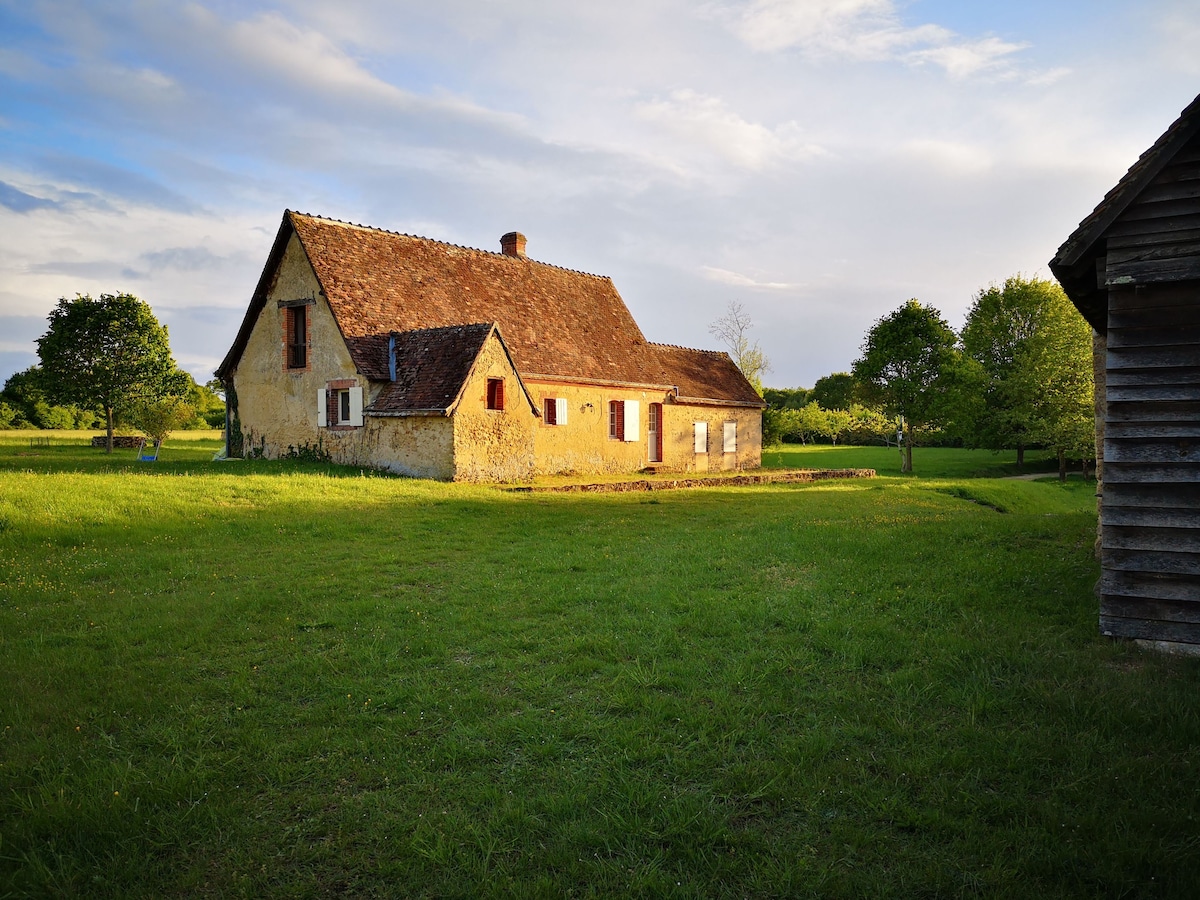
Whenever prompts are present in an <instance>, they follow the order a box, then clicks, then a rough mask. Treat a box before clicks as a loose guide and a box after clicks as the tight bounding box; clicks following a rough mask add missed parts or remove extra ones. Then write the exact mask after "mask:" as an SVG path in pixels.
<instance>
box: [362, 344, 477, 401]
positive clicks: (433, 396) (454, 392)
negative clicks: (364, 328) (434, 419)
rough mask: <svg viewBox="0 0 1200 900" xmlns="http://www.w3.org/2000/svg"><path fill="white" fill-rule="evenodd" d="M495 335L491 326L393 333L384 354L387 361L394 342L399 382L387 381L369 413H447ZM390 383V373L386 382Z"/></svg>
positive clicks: (386, 373)
mask: <svg viewBox="0 0 1200 900" xmlns="http://www.w3.org/2000/svg"><path fill="white" fill-rule="evenodd" d="M491 333H492V326H491V325H490V324H484V325H452V326H450V327H448V328H425V329H420V330H418V331H403V332H393V333H392V334H391V335H389V336H388V337H385V338H384V341H383V350H384V356H385V359H386V357H387V354H388V345H389V341H394V342H395V348H396V380H395V381H388V383H387V384H386V385H385V386H384V388H383V390H382V391H381V392H380V394H379V396H378V397H376V398H375V402H374V403H372V404H371V405H370V406H369V407H368V408H367V409H366V410H365V411H366V412H370V413H376V414H379V413H384V414H386V413H406V412H415V411H426V412H428V411H434V410H436V411H442V412H444V411H446V410H448V409H449V408H450V407H452V406H453V405H454V404H455V401H457V400H458V395H459V394H460V393H461V392H462V388H463V384H464V382H465V381H466V380H467V376H468V375H469V374H470V373H471V366H472V365H474V363H475V360H476V358H477V357H478V356H479V351H480V350H481V349H482V348H483V344H484V341H486V340H487V338H488V335H489V334H491ZM388 377H389V375H388V371H387V368H386V367H385V370H384V376H383V380H387V379H388Z"/></svg>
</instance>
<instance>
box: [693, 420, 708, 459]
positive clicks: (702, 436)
mask: <svg viewBox="0 0 1200 900" xmlns="http://www.w3.org/2000/svg"><path fill="white" fill-rule="evenodd" d="M695 429H696V446H695V451H696V452H697V453H707V452H708V423H707V422H697V423H696V424H695Z"/></svg>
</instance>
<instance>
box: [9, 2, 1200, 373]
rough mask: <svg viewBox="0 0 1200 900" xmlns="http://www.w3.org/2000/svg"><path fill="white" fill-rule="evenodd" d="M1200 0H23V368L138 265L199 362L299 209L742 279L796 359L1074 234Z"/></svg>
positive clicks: (650, 327)
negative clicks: (73, 313)
mask: <svg viewBox="0 0 1200 900" xmlns="http://www.w3.org/2000/svg"><path fill="white" fill-rule="evenodd" d="M1197 47H1200V4H1198V3H1195V2H1194V0H1007V2H1003V3H1001V2H974V0H697V2H685V0H602V2H592V0H572V2H566V0H558V2H551V0H521V2H519V3H518V2H503V0H439V2H437V3H429V2H426V0H422V2H409V0H339V2H337V3H330V2H328V0H277V2H255V0H202V2H166V0H162V2H156V0H127V2H122V0H90V2H84V0H0V246H2V249H0V380H3V379H6V378H7V377H8V376H9V375H10V374H12V373H13V372H15V371H18V370H21V369H24V368H26V367H27V366H29V365H32V364H34V363H36V362H37V355H36V345H35V341H36V339H37V338H38V337H39V336H40V335H42V334H43V333H44V332H45V330H46V316H47V314H48V313H49V311H50V310H51V309H52V308H53V307H54V305H55V303H56V302H57V300H58V299H59V298H60V297H68V298H69V297H74V296H75V295H76V294H85V293H90V294H92V295H93V296H97V295H99V294H101V293H118V292H129V293H132V294H136V295H137V296H139V297H141V298H142V299H143V300H145V301H146V302H148V303H149V304H150V306H151V307H152V308H153V310H154V312H155V314H156V315H157V316H158V318H159V320H160V321H161V322H163V323H165V324H166V325H167V326H168V328H169V330H170V337H171V345H172V349H173V351H174V353H175V357H176V359H177V360H178V362H179V363H180V365H181V366H183V367H184V368H185V369H187V370H188V371H189V372H191V373H192V374H193V376H194V377H195V378H196V379H197V380H198V381H201V382H203V381H206V380H208V379H209V378H211V377H212V370H213V368H214V367H215V366H216V365H217V364H218V363H219V362H220V360H221V358H222V357H223V356H224V355H225V353H226V351H227V350H228V349H229V346H230V344H231V343H232V341H233V338H234V335H235V333H236V331H237V328H238V326H239V324H240V322H241V319H242V316H243V314H244V312H245V309H246V306H247V304H248V303H249V300H250V294H251V292H252V291H253V289H254V286H255V283H256V282H257V280H258V276H259V274H260V272H261V270H262V267H263V264H264V263H265V261H266V257H267V253H268V251H269V249H270V245H271V242H272V240H273V238H274V235H275V233H276V231H277V229H278V227H279V223H280V219H281V217H282V214H283V211H284V210H285V209H294V210H299V211H302V212H307V213H314V214H318V215H323V216H328V217H330V218H335V219H341V220H344V221H350V222H356V223H360V224H365V225H372V226H376V227H380V228H386V229H390V230H393V231H400V232H405V233H409V234H417V235H422V236H425V237H431V238H436V239H438V240H443V241H449V242H452V243H455V244H461V245H464V246H469V247H478V248H482V249H485V250H497V251H498V250H499V246H500V245H499V239H500V236H501V235H502V234H504V233H505V232H508V231H514V230H516V231H521V232H522V233H524V234H525V235H526V236H527V238H528V254H529V256H530V257H531V258H533V259H537V260H541V261H544V262H549V263H553V264H555V265H559V266H564V267H567V268H571V269H578V270H581V271H586V272H592V273H596V274H601V275H608V276H610V277H611V278H612V279H613V281H614V283H615V284H616V286H617V289H618V290H619V291H620V293H621V295H622V297H623V298H624V299H625V302H626V303H627V305H628V306H629V308H630V310H631V311H632V313H633V315H634V317H635V318H636V319H637V321H638V323H639V325H640V326H641V328H642V330H643V332H645V334H646V336H647V338H648V339H650V340H652V341H659V342H663V343H670V344H679V345H683V346H690V347H705V348H714V347H716V346H717V344H716V342H715V339H714V338H713V337H712V336H711V335H710V334H709V331H708V329H709V325H710V324H711V323H712V322H713V321H714V320H716V319H717V318H718V317H720V316H721V315H723V314H724V313H725V312H726V310H727V309H728V308H729V304H730V303H731V302H737V303H740V304H741V305H742V308H743V310H744V311H745V312H746V313H747V314H748V315H749V316H750V318H751V320H752V322H753V327H752V330H751V332H750V335H751V337H752V338H754V339H757V340H758V341H759V342H760V344H761V346H762V349H763V350H764V351H765V353H766V355H767V357H768V359H769V361H770V364H771V369H770V371H769V372H768V373H767V375H766V377H765V379H764V381H765V383H766V384H767V385H769V386H773V387H794V386H811V385H812V384H813V382H814V381H815V380H816V379H818V378H820V377H822V376H823V375H827V374H829V373H831V372H837V371H845V370H848V369H849V368H850V366H851V365H852V363H853V361H854V359H855V357H856V356H857V355H858V352H859V347H860V346H861V343H862V340H863V337H864V335H865V334H866V332H867V330H868V329H869V328H870V327H871V325H872V324H873V323H874V322H875V321H876V320H877V319H879V318H880V317H882V316H884V315H886V314H888V313H889V312H891V311H892V310H894V309H895V308H897V307H898V306H900V305H901V304H903V303H904V302H905V301H906V300H908V299H909V298H911V297H915V298H917V299H919V300H920V301H922V302H923V303H926V304H930V305H932V306H934V307H936V308H937V309H938V310H940V311H941V313H942V315H943V316H944V317H945V318H946V320H947V321H948V322H949V323H950V325H951V326H953V327H954V328H956V329H957V328H960V327H961V325H962V323H963V319H964V317H965V315H966V312H967V310H968V309H969V307H970V304H971V302H972V299H973V297H974V296H975V295H976V294H977V293H978V292H979V291H980V290H981V289H983V288H986V287H987V286H988V285H990V284H992V283H997V282H1002V281H1003V280H1004V279H1005V278H1006V277H1008V276H1010V275H1013V274H1017V273H1023V274H1025V275H1030V276H1043V277H1049V272H1048V268H1047V265H1046V264H1047V262H1048V261H1049V260H1050V259H1051V258H1052V257H1053V256H1054V253H1055V251H1056V249H1057V248H1058V246H1059V245H1060V244H1061V243H1062V242H1063V241H1064V240H1065V239H1066V238H1067V236H1068V235H1069V234H1070V233H1071V232H1072V231H1073V230H1074V228H1075V227H1076V225H1078V223H1079V222H1080V220H1081V219H1083V217H1084V216H1085V215H1087V213H1089V212H1090V211H1091V210H1092V209H1093V208H1094V207H1095V205H1096V204H1097V203H1098V202H1099V201H1100V199H1101V197H1102V196H1103V195H1104V193H1105V192H1106V191H1107V190H1108V189H1109V188H1110V187H1112V185H1113V184H1115V183H1116V181H1117V180H1118V179H1119V178H1120V177H1121V175H1122V174H1124V172H1125V171H1126V170H1127V169H1128V167H1129V166H1130V165H1131V164H1132V163H1133V162H1134V161H1135V160H1136V159H1137V157H1138V155H1139V154H1140V153H1142V152H1143V151H1144V150H1146V149H1147V148H1148V147H1149V146H1150V145H1151V144H1152V143H1153V142H1154V140H1155V139H1156V138H1157V137H1158V136H1159V135H1160V134H1161V133H1162V132H1163V131H1165V130H1166V128H1167V127H1168V126H1169V125H1170V124H1171V122H1173V121H1174V120H1175V118H1176V117H1177V116H1178V114H1179V112H1180V111H1181V110H1182V109H1183V108H1184V107H1185V106H1186V105H1187V104H1188V103H1189V102H1190V101H1191V100H1192V99H1193V98H1194V97H1195V96H1196V94H1197V92H1200V52H1197V49H1196V48H1197Z"/></svg>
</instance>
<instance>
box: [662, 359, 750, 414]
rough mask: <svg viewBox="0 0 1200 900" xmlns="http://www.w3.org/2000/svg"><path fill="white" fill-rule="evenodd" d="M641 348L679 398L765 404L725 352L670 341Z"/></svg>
mask: <svg viewBox="0 0 1200 900" xmlns="http://www.w3.org/2000/svg"><path fill="white" fill-rule="evenodd" d="M645 351H646V354H647V355H648V356H649V357H650V358H651V359H652V360H654V362H655V369H656V371H658V372H660V373H661V375H660V377H661V378H662V379H663V380H664V381H665V382H666V383H667V384H670V385H673V386H674V387H676V388H677V389H678V392H679V398H680V399H683V400H722V401H726V402H733V403H739V404H750V405H759V406H765V405H766V404H765V403H763V400H762V398H761V397H759V396H758V392H757V391H755V390H754V388H753V387H752V386H751V385H750V382H749V381H747V380H746V377H745V376H744V375H743V374H742V372H741V370H740V369H739V368H738V367H737V366H736V365H734V363H733V360H732V359H730V358H729V354H728V353H718V352H716V351H714V350H691V349H689V348H687V347H676V346H674V345H672V344H647V345H646V346H645ZM656 380H657V379H656Z"/></svg>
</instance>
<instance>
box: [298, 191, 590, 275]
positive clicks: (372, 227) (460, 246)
mask: <svg viewBox="0 0 1200 900" xmlns="http://www.w3.org/2000/svg"><path fill="white" fill-rule="evenodd" d="M286 212H288V213H290V214H292V215H297V216H304V217H305V218H306V219H318V220H320V221H322V222H329V223H330V224H333V225H345V226H348V227H350V228H361V229H362V230H363V231H378V232H379V233H381V234H390V235H394V236H395V237H405V238H411V239H412V240H414V241H428V242H429V243H431V244H440V245H442V246H443V247H453V248H454V249H455V250H467V251H469V252H471V253H486V254H488V255H489V256H503V257H504V258H505V259H515V258H516V257H512V256H508V254H506V253H502V252H499V251H496V250H484V249H483V248H482V247H468V246H466V245H465V244H454V243H451V242H450V241H442V240H439V239H437V238H431V237H425V235H423V234H409V233H408V232H407V231H393V230H392V229H390V228H380V227H379V226H378V225H363V224H361V223H359V222H347V221H345V220H343V219H335V218H333V217H332V216H321V215H317V214H316V213H306V212H301V211H300V210H298V209H289V210H286ZM520 258H521V259H524V260H525V261H526V262H529V263H533V264H534V265H536V266H546V267H547V268H549V269H558V270H559V271H560V272H570V273H571V274H572V275H583V276H584V277H586V278H595V279H598V280H600V281H609V282H611V281H612V278H611V277H610V276H608V275H597V274H596V273H595V272H584V271H583V270H582V269H569V268H567V267H566V266H556V265H555V264H554V263H548V262H543V261H542V260H540V259H530V258H529V257H528V256H522V257H520Z"/></svg>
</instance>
